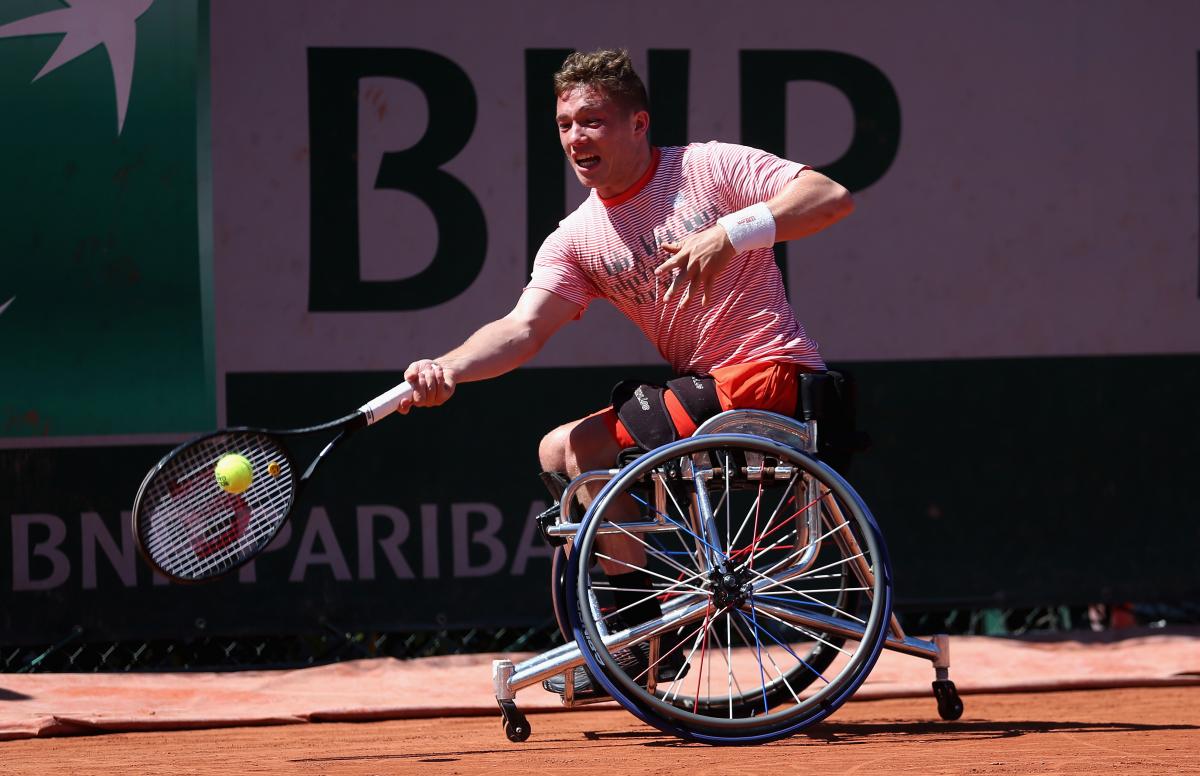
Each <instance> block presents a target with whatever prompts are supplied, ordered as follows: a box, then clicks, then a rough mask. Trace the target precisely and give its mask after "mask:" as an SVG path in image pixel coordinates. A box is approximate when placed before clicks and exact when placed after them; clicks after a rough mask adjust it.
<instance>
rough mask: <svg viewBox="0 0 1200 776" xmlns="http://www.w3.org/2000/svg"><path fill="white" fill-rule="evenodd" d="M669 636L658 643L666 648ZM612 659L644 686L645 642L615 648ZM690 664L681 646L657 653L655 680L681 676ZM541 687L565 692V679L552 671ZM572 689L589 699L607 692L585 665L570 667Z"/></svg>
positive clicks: (647, 650) (647, 661) (647, 657)
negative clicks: (572, 672) (572, 671)
mask: <svg viewBox="0 0 1200 776" xmlns="http://www.w3.org/2000/svg"><path fill="white" fill-rule="evenodd" d="M670 642H674V639H673V638H667V637H663V638H662V639H661V642H660V643H661V645H662V647H663V648H665V649H668V650H669V649H670V648H671V647H673V646H674V645H675V644H674V643H670ZM613 659H614V660H616V661H617V665H619V666H620V667H621V670H622V671H624V672H625V675H626V676H628V677H630V678H631V679H633V680H634V681H636V682H637V683H638V684H639V685H641V686H642V687H645V686H646V678H647V677H648V676H649V675H650V672H649V671H648V670H647V669H648V667H649V665H650V645H649V644H648V643H647V642H644V641H643V642H640V643H638V644H634V645H632V646H629V647H626V648H624V649H619V650H617V651H616V652H614V653H613ZM690 669H691V665H690V664H689V663H688V662H687V659H686V658H685V657H684V652H683V647H680V648H679V649H676V650H675V651H673V652H671V653H670V654H668V655H665V656H663V655H660V657H659V661H658V663H657V665H655V667H654V674H655V681H657V682H673V681H676V680H677V679H682V678H683V677H685V676H687V674H688V671H689V670H690ZM542 687H543V688H545V689H546V690H547V691H548V692H553V693H558V694H559V695H563V696H565V695H566V682H565V681H563V675H562V674H556V675H554V676H552V677H550V678H549V679H546V680H544V681H543V682H542ZM574 690H575V693H574V695H575V700H578V701H582V700H592V699H595V698H607V697H609V695H608V693H607V692H606V691H605V690H604V688H603V687H601V686H600V683H599V682H597V681H595V678H594V677H593V676H592V672H591V671H590V670H588V668H587V667H586V666H584V667H582V668H577V669H575V671H574Z"/></svg>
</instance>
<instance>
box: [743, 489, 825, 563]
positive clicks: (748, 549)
mask: <svg viewBox="0 0 1200 776" xmlns="http://www.w3.org/2000/svg"><path fill="white" fill-rule="evenodd" d="M827 495H829V491H825V492H824V493H822V494H821V495H819V496H817V497H816V498H815V499H813V500H812V501H810V502H808V503H807V504H805V505H804V506H803V507H801V508H800V509H797V510H796V511H795V512H793V513H792V514H790V515H788V516H787V517H785V518H784V519H783V522H781V523H780V524H779V525H777V526H775V527H774V528H772V529H771V530H770V531H767V532H766V533H765V534H763V535H762V536H760V537H758V540H757V541H755V542H754V544H752V545H750V546H749V547H746V548H744V549H742V550H738V551H737V552H735V553H731V554H730V557H731V558H733V557H737V556H739V555H745V554H747V553H753V552H754V551H755V550H757V549H758V546H759V545H760V544H762V543H763V542H764V541H766V539H767V537H769V536H771V535H772V534H774V533H775V532H777V531H779V530H781V529H783V528H786V527H787V525H788V521H789V520H791V519H792V518H794V517H796V516H797V515H802V514H804V513H805V512H807V511H808V510H809V509H811V508H812V506H813V505H814V504H816V503H817V502H818V501H820V500H821V499H823V498H825V497H826V496H827ZM795 498H796V497H795V496H792V498H790V499H788V503H791V501H792V500H793V499H795ZM767 525H770V522H768V523H767ZM765 528H766V526H764V530H765Z"/></svg>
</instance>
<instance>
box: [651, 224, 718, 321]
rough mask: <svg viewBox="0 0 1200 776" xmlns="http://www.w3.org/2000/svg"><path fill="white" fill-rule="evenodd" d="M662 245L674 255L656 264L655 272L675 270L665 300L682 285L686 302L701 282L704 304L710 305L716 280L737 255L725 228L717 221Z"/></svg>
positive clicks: (662, 273)
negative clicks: (676, 240) (710, 225)
mask: <svg viewBox="0 0 1200 776" xmlns="http://www.w3.org/2000/svg"><path fill="white" fill-rule="evenodd" d="M661 247H662V249H663V250H664V251H666V252H667V253H669V254H671V256H670V258H668V259H667V260H666V261H664V262H663V263H662V264H659V265H658V267H657V268H655V270H654V274H655V275H657V276H658V277H660V278H661V277H668V278H671V273H672V272H674V273H675V275H674V277H673V278H671V284H670V286H668V288H667V292H666V293H665V294H663V301H664V302H666V301H669V300H670V299H671V297H672V296H674V295H675V293H676V292H677V291H679V290H681V289H682V291H683V297H682V298H681V300H680V304H683V303H686V302H687V300H688V297H690V296H691V295H692V292H693V289H694V288H695V287H696V285H697V284H699V288H700V304H702V305H707V304H708V300H709V298H710V297H711V296H712V291H713V281H715V280H716V278H717V275H719V274H720V272H721V270H723V269H724V268H725V265H726V264H728V263H729V260H730V259H732V258H733V256H734V250H733V245H732V244H731V243H730V242H729V235H728V234H727V233H726V232H725V228H724V227H723V226H721V225H720V224H715V225H713V226H712V227H710V228H708V229H705V230H704V231H703V232H696V233H695V234H690V235H688V236H687V237H685V238H684V239H683V240H681V241H679V242H678V243H663V244H662V246H661Z"/></svg>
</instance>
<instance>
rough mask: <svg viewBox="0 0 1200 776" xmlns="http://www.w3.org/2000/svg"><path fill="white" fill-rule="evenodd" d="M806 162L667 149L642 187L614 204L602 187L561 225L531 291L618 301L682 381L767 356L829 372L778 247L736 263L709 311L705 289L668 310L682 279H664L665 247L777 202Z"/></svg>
mask: <svg viewBox="0 0 1200 776" xmlns="http://www.w3.org/2000/svg"><path fill="white" fill-rule="evenodd" d="M806 167H807V165H803V164H797V163H795V162H789V161H786V160H784V159H780V158H779V157H777V156H774V155H772V154H769V153H767V152H765V151H759V150H757V149H754V148H747V147H745V146H738V145H730V144H727V143H717V142H712V143H693V144H692V145H689V146H684V147H669V148H663V149H661V154H660V155H659V158H658V162H657V169H655V170H654V172H653V174H652V177H651V178H650V179H649V180H648V181H646V182H645V183H644V185H643V186H642V188H641V189H636V188H635V190H633V191H630V192H626V193H625V194H622V195H619V196H617V197H615V198H613V199H612V200H608V201H605V200H602V199H601V198H600V197H599V195H597V194H596V191H595V190H594V189H593V190H592V193H591V195H590V196H589V197H588V198H587V199H586V200H584V202H583V204H582V205H580V206H579V208H578V209H577V210H576V211H575V212H574V213H571V214H570V215H568V216H567V217H566V218H564V219H563V220H562V221H561V222H560V223H559V226H558V229H556V230H555V231H554V232H553V233H552V234H551V235H550V236H549V237H547V238H546V241H545V242H544V243H542V247H541V249H540V250H538V253H537V258H536V259H535V260H534V265H533V276H532V278H531V279H530V281H529V285H528V286H527V288H539V289H542V290H545V291H549V292H551V293H553V294H556V295H558V296H560V297H562V298H564V299H566V300H568V301H571V302H574V303H576V304H578V305H580V306H581V307H583V308H584V309H586V308H587V306H588V304H590V303H591V301H592V300H593V299H596V298H603V299H607V300H608V301H610V302H611V303H612V304H613V305H614V306H615V307H616V308H617V309H618V310H620V311H621V312H622V313H624V314H625V315H626V316H628V317H629V319H630V320H632V321H633V322H634V323H635V324H636V325H637V326H638V328H640V329H641V330H642V332H643V333H644V334H645V335H646V337H647V338H648V339H649V340H650V341H651V342H652V343H653V344H654V346H655V347H656V348H658V352H659V353H661V354H662V357H663V358H664V359H666V360H667V363H669V364H670V365H671V367H672V368H673V369H674V370H675V371H676V372H677V373H680V374H704V373H707V372H710V371H712V370H713V369H718V368H720V367H724V366H733V365H736V364H749V363H754V362H758V361H780V362H790V363H797V364H802V365H804V366H805V367H807V368H809V369H815V370H824V369H825V362H824V361H822V359H821V355H820V353H819V352H818V351H817V344H816V343H815V342H813V341H812V340H811V339H809V337H808V335H807V334H806V333H805V331H804V328H803V327H802V326H801V325H800V324H799V323H798V322H797V321H796V317H795V315H794V314H793V313H792V307H791V305H790V304H789V303H788V300H787V296H786V294H785V293H784V287H783V280H782V278H781V277H780V275H779V268H778V267H776V266H775V255H774V253H773V252H772V251H771V250H770V249H769V248H759V249H755V250H751V251H747V252H745V253H741V254H739V255H737V256H735V257H734V258H733V260H732V261H730V262H729V264H727V265H726V266H725V267H724V268H723V269H722V270H721V272H720V274H718V275H717V277H716V279H715V282H714V294H713V296H712V298H710V299H709V304H708V305H707V306H702V305H701V304H700V294H699V293H698V290H697V291H694V292H693V293H692V294H691V295H690V296H689V298H688V300H687V301H686V302H684V303H681V302H680V297H681V296H682V294H681V293H677V294H675V295H673V296H672V298H671V299H670V300H669V301H667V302H666V303H664V302H663V300H662V296H663V292H664V291H666V289H667V286H668V285H669V283H670V279H669V278H656V276H655V275H654V268H655V267H657V266H658V265H659V264H661V263H662V262H663V261H665V260H666V258H667V253H666V251H663V250H662V249H661V248H659V245H661V244H662V243H664V242H669V243H674V242H678V241H679V240H681V239H683V238H684V237H685V236H687V235H689V234H691V233H693V232H698V231H701V230H703V229H708V228H709V227H711V226H713V225H714V224H715V223H716V220H717V219H718V218H720V217H721V216H723V215H726V214H728V213H732V212H734V211H737V210H741V209H742V208H744V207H748V206H750V205H752V204H754V203H756V202H763V201H765V200H768V199H770V198H771V197H773V196H775V195H776V194H778V193H779V191H780V190H781V189H782V188H783V187H784V185H786V184H787V182H788V181H790V180H792V179H793V178H795V177H796V175H797V174H798V173H799V172H800V171H801V170H804V169H806ZM714 299H715V300H716V301H713V300H714Z"/></svg>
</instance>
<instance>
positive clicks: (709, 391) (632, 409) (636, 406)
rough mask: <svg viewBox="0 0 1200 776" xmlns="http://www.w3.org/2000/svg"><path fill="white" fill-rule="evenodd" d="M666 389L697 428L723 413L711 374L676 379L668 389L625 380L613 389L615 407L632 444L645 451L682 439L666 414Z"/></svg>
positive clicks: (668, 414)
mask: <svg viewBox="0 0 1200 776" xmlns="http://www.w3.org/2000/svg"><path fill="white" fill-rule="evenodd" d="M667 390H670V391H671V393H673V394H675V398H677V399H679V403H680V404H681V405H682V406H683V409H684V411H685V412H686V413H687V414H688V417H690V418H691V419H692V422H693V423H695V424H696V425H700V424H701V423H703V422H704V421H706V420H708V419H709V418H711V417H712V416H713V415H716V414H717V413H718V412H720V411H721V402H720V401H719V400H718V399H717V384H716V381H715V380H713V378H712V377H710V376H708V375H684V376H683V377H676V378H675V379H673V380H671V381H669V382H668V383H667V386H666V388H664V387H663V386H661V385H653V384H650V383H643V382H641V381H640V380H622V381H621V382H619V383H617V385H616V387H615V388H613V392H612V404H613V408H614V409H615V410H616V411H617V417H618V418H620V419H621V422H622V423H624V424H625V429H626V430H627V431H628V432H629V435H630V436H631V437H633V441H635V442H637V443H638V445H639V446H641V447H642V448H644V449H646V450H653V449H654V448H656V447H662V446H663V445H665V444H668V443H670V442H674V441H675V440H676V439H678V438H679V431H678V429H676V428H675V423H674V421H672V420H671V413H670V412H668V411H667V405H666V401H665V397H664V392H665V391H667Z"/></svg>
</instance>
